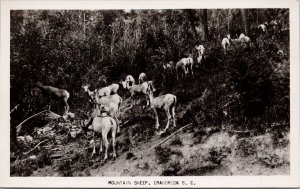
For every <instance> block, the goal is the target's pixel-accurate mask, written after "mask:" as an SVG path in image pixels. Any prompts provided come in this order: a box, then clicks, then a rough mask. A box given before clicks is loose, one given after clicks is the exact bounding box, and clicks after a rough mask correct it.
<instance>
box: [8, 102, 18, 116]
mask: <svg viewBox="0 0 300 189" xmlns="http://www.w3.org/2000/svg"><path fill="white" fill-rule="evenodd" d="M19 105H20V104H18V105H16V106H15V107H14V108H13V109H12V110H11V111H10V114H11V113H12V112H13V111H15V110H16V109H17V108H18V106H19Z"/></svg>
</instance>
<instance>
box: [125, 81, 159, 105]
mask: <svg viewBox="0 0 300 189" xmlns="http://www.w3.org/2000/svg"><path fill="white" fill-rule="evenodd" d="M122 85H123V88H125V89H127V90H128V92H129V93H130V96H131V98H133V97H134V96H137V95H145V96H146V101H147V104H148V99H147V90H149V89H150V90H151V91H153V92H155V91H156V89H155V88H154V86H153V81H146V82H144V83H142V84H139V85H135V84H133V85H132V86H129V84H128V83H127V82H126V81H123V82H122Z"/></svg>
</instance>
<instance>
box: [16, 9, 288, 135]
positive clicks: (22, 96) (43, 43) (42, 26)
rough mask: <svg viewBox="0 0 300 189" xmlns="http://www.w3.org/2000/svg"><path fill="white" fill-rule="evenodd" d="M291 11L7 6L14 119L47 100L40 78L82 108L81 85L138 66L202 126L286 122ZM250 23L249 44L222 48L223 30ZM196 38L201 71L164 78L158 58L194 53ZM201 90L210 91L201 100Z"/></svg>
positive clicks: (119, 76) (95, 84)
mask: <svg viewBox="0 0 300 189" xmlns="http://www.w3.org/2000/svg"><path fill="white" fill-rule="evenodd" d="M242 14H243V20H241V16H242ZM206 16H207V18H206ZM205 18H206V19H205ZM273 19H275V20H277V21H278V28H277V29H273V28H272V27H270V28H269V29H270V30H269V32H268V34H266V35H261V34H260V33H259V32H258V31H257V26H258V25H259V24H261V23H263V22H265V21H268V22H270V21H271V20H273ZM288 19H289V11H288V9H247V10H246V11H245V12H243V13H242V12H241V10H240V9H230V10H229V9H222V10H221V9H211V10H205V11H204V10H179V9H178V10H176V9H174V10H131V11H130V12H125V11H123V10H85V11H81V10H53V11H48V10H14V11H11V43H10V45H11V60H10V61H11V71H10V74H11V78H10V85H11V89H10V90H11V93H10V94H11V107H14V106H16V105H17V104H20V107H19V109H18V110H17V111H15V112H14V114H13V115H12V120H11V124H12V126H15V125H17V124H18V123H20V122H21V121H22V120H24V119H25V118H26V117H29V116H30V115H33V114H34V113H36V112H39V111H41V110H43V109H45V106H46V104H47V99H45V98H43V97H42V95H41V92H40V91H39V90H38V89H37V88H35V87H34V85H33V84H34V83H35V82H37V81H40V82H42V83H43V84H45V85H51V86H55V87H59V88H64V89H66V90H68V91H69V92H70V94H71V96H70V99H69V101H70V102H69V104H70V107H71V109H70V110H71V111H74V112H75V113H78V114H80V113H79V112H78V111H79V110H78V109H83V110H85V111H86V110H90V109H91V107H92V105H91V104H89V102H88V100H87V97H86V95H85V94H84V92H83V90H82V88H81V86H82V85H84V84H87V83H89V84H91V88H92V89H95V88H100V87H103V86H105V85H107V84H110V83H112V82H115V83H118V82H119V81H120V80H124V78H125V76H126V75H127V74H131V75H133V76H134V77H135V78H137V77H138V74H139V73H140V72H145V73H147V77H148V79H153V80H154V83H155V85H156V86H157V87H156V88H157V89H158V91H159V92H160V93H174V94H176V96H177V97H178V104H179V107H178V111H179V110H180V111H184V109H185V107H186V106H187V105H189V106H188V107H190V109H191V111H190V113H191V114H190V116H188V117H189V118H188V119H190V118H191V117H192V118H193V119H194V121H195V123H197V122H198V125H199V126H200V125H201V124H199V123H200V122H203V121H204V122H205V123H207V124H209V125H220V124H222V123H230V124H234V125H237V126H240V127H243V128H245V127H248V126H250V127H257V125H260V127H261V129H266V128H264V127H268V125H269V124H263V123H271V122H274V121H281V122H289V115H290V114H289V102H290V97H289V58H288V57H289V36H288V33H289V27H288V26H289V21H288ZM206 20H207V23H206ZM241 21H242V22H243V24H241ZM246 21H247V23H246V25H245V22H246ZM206 27H208V28H206ZM246 29H247V32H248V35H249V36H250V38H251V40H252V44H251V46H250V47H249V48H240V47H238V48H236V47H233V48H232V49H231V50H230V52H228V53H227V54H224V53H223V52H222V50H221V45H220V41H221V39H222V38H223V37H224V36H225V35H226V34H227V33H230V34H232V36H233V37H234V38H235V37H236V36H237V35H239V34H240V33H242V32H246ZM204 32H205V33H207V32H208V36H207V35H206V34H204ZM196 44H203V45H204V46H205V48H206V55H205V59H204V62H203V63H202V65H201V66H199V67H198V68H195V78H197V79H191V78H188V79H183V80H181V81H176V82H172V84H171V83H170V82H166V83H163V82H162V81H163V79H164V74H165V73H164V72H163V70H162V69H161V68H162V64H163V63H166V62H169V61H174V62H176V61H178V60H179V59H180V58H182V57H185V56H187V55H188V54H190V53H191V54H193V55H194V56H195V54H196V53H195V50H194V47H195V45H196ZM279 52H283V53H279ZM194 58H195V57H194ZM169 78H170V79H171V80H173V79H174V80H175V77H169ZM205 89H208V90H209V91H210V92H211V93H210V94H209V95H207V97H206V98H205V100H202V101H201V100H200V101H197V99H199V98H200V97H201V95H202V92H203V91H204V90H205ZM52 103H54V104H53V106H52V107H53V109H54V111H57V112H63V107H62V106H61V105H60V104H59V103H55V102H52ZM182 117H183V118H185V117H184V116H182ZM183 120H184V119H183ZM183 120H179V122H180V121H182V123H183V122H184V121H183ZM37 124H39V123H34V125H37ZM41 125H42V124H41ZM245 125H246V126H245ZM261 125H264V126H261ZM13 128H14V127H12V133H14V131H13Z"/></svg>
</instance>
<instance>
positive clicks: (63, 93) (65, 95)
mask: <svg viewBox="0 0 300 189" xmlns="http://www.w3.org/2000/svg"><path fill="white" fill-rule="evenodd" d="M36 86H37V87H38V88H39V89H40V90H41V91H42V94H43V95H44V96H46V97H47V98H48V110H50V108H51V106H50V99H51V98H52V99H57V100H62V102H63V103H64V108H65V112H64V114H67V113H68V112H69V104H68V99H69V97H70V93H69V92H68V91H67V90H65V89H59V88H56V87H52V86H46V85H43V84H42V83H40V82H37V83H36Z"/></svg>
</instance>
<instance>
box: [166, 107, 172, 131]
mask: <svg viewBox="0 0 300 189" xmlns="http://www.w3.org/2000/svg"><path fill="white" fill-rule="evenodd" d="M165 111H166V114H167V118H168V122H167V125H166V128H165V131H166V130H167V129H169V125H170V119H171V114H170V110H169V108H168V107H165Z"/></svg>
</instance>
